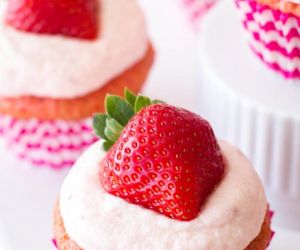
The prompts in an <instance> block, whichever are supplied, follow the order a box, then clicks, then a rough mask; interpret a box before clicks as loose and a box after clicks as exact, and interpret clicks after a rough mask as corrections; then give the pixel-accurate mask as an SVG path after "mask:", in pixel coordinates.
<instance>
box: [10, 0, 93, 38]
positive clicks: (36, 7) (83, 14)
mask: <svg viewBox="0 0 300 250" xmlns="http://www.w3.org/2000/svg"><path fill="white" fill-rule="evenodd" d="M6 22H7V23H8V24H9V25H11V26H12V27H14V28H16V29H19V30H22V31H27V32H34V33H46V34H60V35H64V36H70V37H77V38H85V39H94V38H96V37H97V33H98V1H97V0H49V1H46V0H9V1H8V9H7V13H6Z"/></svg>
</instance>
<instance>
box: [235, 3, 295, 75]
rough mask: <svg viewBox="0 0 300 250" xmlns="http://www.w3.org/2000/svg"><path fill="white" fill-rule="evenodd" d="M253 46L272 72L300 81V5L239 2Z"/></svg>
mask: <svg viewBox="0 0 300 250" xmlns="http://www.w3.org/2000/svg"><path fill="white" fill-rule="evenodd" d="M236 4H237V6H238V8H239V10H240V13H241V15H242V21H243V23H244V26H245V28H246V30H247V31H248V32H249V35H250V42H249V43H250V46H251V48H252V49H253V51H254V52H255V54H256V55H257V56H258V57H259V58H260V59H261V60H262V61H263V62H264V63H265V64H266V65H268V66H269V67H270V68H271V69H273V70H275V71H277V72H279V73H280V74H281V75H283V76H284V77H286V78H289V79H300V1H297V0H236Z"/></svg>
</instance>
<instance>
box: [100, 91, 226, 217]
mask: <svg viewBox="0 0 300 250" xmlns="http://www.w3.org/2000/svg"><path fill="white" fill-rule="evenodd" d="M106 111H107V114H102V115H96V116H95V117H94V128H95V131H96V133H97V134H98V135H99V136H100V137H101V138H102V139H104V141H105V142H104V144H103V146H104V149H105V150H107V151H108V152H107V154H106V156H105V158H104V159H103V161H102V162H101V171H100V181H101V183H102V185H103V187H104V189H105V190H106V191H107V192H109V193H110V194H113V195H115V196H117V197H120V198H123V199H124V200H126V201H127V202H129V203H133V204H137V205H140V206H143V207H145V208H148V209H152V210H154V211H156V212H158V213H161V214H164V215H166V216H168V217H170V218H174V219H177V220H183V221H188V220H192V219H194V218H195V217H197V215H198V213H199V211H200V209H201V207H202V205H203V204H204V202H205V200H206V199H207V197H208V195H209V194H210V193H211V192H212V191H213V189H214V188H215V186H216V185H217V184H218V183H219V182H220V181H221V179H222V176H223V173H224V164H223V160H222V155H221V151H220V148H219V146H218V143H217V140H216V138H215V136H214V133H213V131H212V129H211V126H210V125H209V123H208V122H207V121H206V120H204V119H203V118H201V117H200V116H198V115H196V114H193V113H191V112H189V111H187V110H184V109H181V108H177V107H173V106H170V105H168V104H164V103H159V102H158V101H151V100H150V99H149V98H147V97H145V96H141V95H139V96H135V95H134V94H132V93H131V92H130V91H129V90H126V91H125V100H123V99H121V98H120V97H118V96H108V97H107V98H106Z"/></svg>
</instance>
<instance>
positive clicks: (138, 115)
mask: <svg viewBox="0 0 300 250" xmlns="http://www.w3.org/2000/svg"><path fill="white" fill-rule="evenodd" d="M124 99H125V100H123V99H122V98H120V97H118V96H108V97H107V98H106V114H101V115H100V114H99V115H96V116H95V118H94V128H95V131H96V133H97V134H98V135H99V136H101V138H102V139H101V140H100V141H98V142H96V143H95V144H94V145H92V146H91V147H90V148H89V149H88V150H87V151H86V152H85V153H84V154H83V155H82V156H81V157H80V159H79V160H78V161H77V162H76V163H75V166H74V167H73V168H72V169H71V171H70V173H69V175H68V176H67V178H66V180H65V181H64V183H63V185H62V189H61V192H60V196H59V200H58V202H57V205H56V207H55V210H54V235H55V238H54V242H55V243H56V244H57V247H58V249H61V250H70V249H72V250H76V249H78V250H79V249H84V250H89V249H93V250H96V249H97V250H99V249H124V248H128V249H204V250H205V249H231V250H233V249H237V250H243V249H266V247H267V246H268V244H269V242H270V240H271V237H272V234H273V233H272V230H271V228H270V220H271V216H272V214H271V212H270V211H269V209H268V204H267V200H266V197H265V194H264V189H263V186H262V184H261V182H260V180H259V178H258V176H257V174H256V173H255V171H254V169H253V167H252V165H251V164H250V162H249V161H248V160H247V159H246V158H245V157H244V155H243V154H242V153H241V152H240V151H239V150H238V149H236V148H235V147H234V146H231V145H230V144H228V143H227V142H224V141H218V140H217V139H216V138H215V135H214V133H213V131H212V129H211V126H210V124H209V123H208V122H207V121H206V120H204V119H203V118H201V117H200V116H198V115H196V114H193V113H191V112H189V111H187V110H184V109H181V108H177V107H174V106H171V105H168V104H165V103H162V102H159V101H151V100H150V99H149V98H148V97H145V96H141V95H138V96H135V95H134V94H132V93H131V92H129V91H126V94H125V98H124Z"/></svg>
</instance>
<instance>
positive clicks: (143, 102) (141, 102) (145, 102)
mask: <svg viewBox="0 0 300 250" xmlns="http://www.w3.org/2000/svg"><path fill="white" fill-rule="evenodd" d="M149 105H151V100H150V98H148V97H146V96H142V95H139V96H138V97H137V98H136V101H135V103H134V112H135V113H137V112H139V111H140V110H141V109H142V108H144V107H147V106H149Z"/></svg>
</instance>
